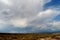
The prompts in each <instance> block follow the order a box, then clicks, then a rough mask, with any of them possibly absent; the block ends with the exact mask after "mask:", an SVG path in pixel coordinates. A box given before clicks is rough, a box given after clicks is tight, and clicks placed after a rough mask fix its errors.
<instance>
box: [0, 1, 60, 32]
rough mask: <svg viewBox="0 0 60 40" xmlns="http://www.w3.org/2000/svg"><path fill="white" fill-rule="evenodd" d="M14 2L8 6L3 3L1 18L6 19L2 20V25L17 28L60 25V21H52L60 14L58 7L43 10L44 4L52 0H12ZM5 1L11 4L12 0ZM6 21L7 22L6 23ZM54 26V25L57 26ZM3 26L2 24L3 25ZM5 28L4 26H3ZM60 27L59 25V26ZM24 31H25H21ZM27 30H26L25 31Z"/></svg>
mask: <svg viewBox="0 0 60 40" xmlns="http://www.w3.org/2000/svg"><path fill="white" fill-rule="evenodd" d="M11 1H12V2H13V4H12V5H11V6H10V7H8V6H5V5H3V6H4V7H1V8H2V9H1V10H0V19H1V20H4V21H1V22H2V23H3V24H2V25H4V26H5V25H8V24H9V25H13V26H14V27H17V28H19V27H20V28H26V27H29V26H30V27H32V29H33V30H34V28H36V29H41V30H42V29H45V30H46V29H50V28H51V29H52V28H53V26H52V27H48V26H51V25H52V24H53V25H55V26H56V28H57V26H60V25H59V24H60V23H57V24H55V23H52V24H49V23H50V22H53V20H52V19H53V18H54V17H56V16H57V15H59V14H60V12H59V11H58V10H57V9H52V8H51V9H47V10H45V11H43V9H44V8H43V6H44V5H45V4H46V3H48V2H51V0H11ZM2 2H3V3H6V4H8V5H9V4H10V0H8V1H7V0H3V1H2ZM5 23H6V24H5ZM0 26H1V25H0ZM55 26H54V27H55ZM1 27H2V26H1ZM2 28H3V27H2ZM58 28H59V27H58ZM11 32H15V31H11ZM21 32H22V33H23V31H21ZM24 32H25V31H24Z"/></svg>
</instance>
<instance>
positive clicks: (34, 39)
mask: <svg viewBox="0 0 60 40" xmlns="http://www.w3.org/2000/svg"><path fill="white" fill-rule="evenodd" d="M0 40H60V34H7V33H6V34H2V33H1V34H0Z"/></svg>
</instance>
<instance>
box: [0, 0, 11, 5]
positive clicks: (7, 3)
mask: <svg viewBox="0 0 60 40" xmlns="http://www.w3.org/2000/svg"><path fill="white" fill-rule="evenodd" d="M0 2H2V3H3V4H6V5H11V4H12V2H11V1H10V0H0Z"/></svg>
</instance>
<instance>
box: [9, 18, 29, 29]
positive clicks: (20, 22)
mask: <svg viewBox="0 0 60 40" xmlns="http://www.w3.org/2000/svg"><path fill="white" fill-rule="evenodd" d="M10 23H11V25H14V26H15V27H20V28H24V27H26V26H27V25H28V23H27V19H12V20H10Z"/></svg>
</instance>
